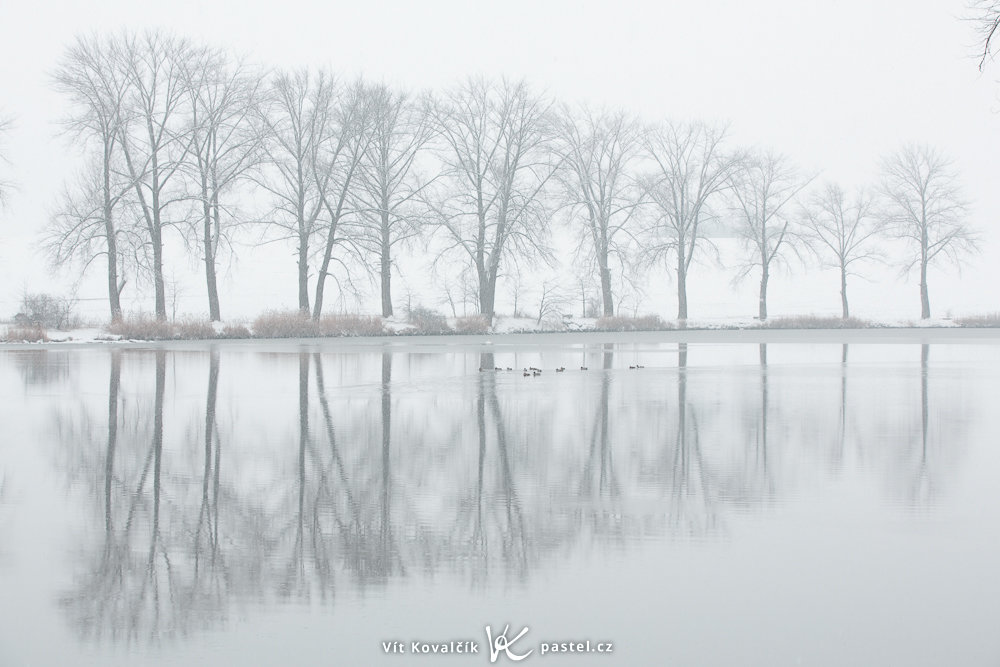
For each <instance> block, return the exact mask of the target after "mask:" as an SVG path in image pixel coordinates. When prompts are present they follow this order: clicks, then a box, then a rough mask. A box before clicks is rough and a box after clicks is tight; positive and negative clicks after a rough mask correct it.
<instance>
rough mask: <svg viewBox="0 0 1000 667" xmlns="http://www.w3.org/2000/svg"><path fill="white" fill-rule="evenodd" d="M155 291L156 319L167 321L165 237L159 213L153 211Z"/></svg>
mask: <svg viewBox="0 0 1000 667" xmlns="http://www.w3.org/2000/svg"><path fill="white" fill-rule="evenodd" d="M153 216H154V218H155V219H156V220H155V221H154V223H153V230H152V232H153V233H152V237H153V290H154V292H155V301H156V319H158V320H160V321H161V322H166V321H167V291H166V285H165V284H164V282H163V235H162V232H163V230H162V228H161V227H160V223H159V217H160V214H159V211H157V210H155V209H154V210H153Z"/></svg>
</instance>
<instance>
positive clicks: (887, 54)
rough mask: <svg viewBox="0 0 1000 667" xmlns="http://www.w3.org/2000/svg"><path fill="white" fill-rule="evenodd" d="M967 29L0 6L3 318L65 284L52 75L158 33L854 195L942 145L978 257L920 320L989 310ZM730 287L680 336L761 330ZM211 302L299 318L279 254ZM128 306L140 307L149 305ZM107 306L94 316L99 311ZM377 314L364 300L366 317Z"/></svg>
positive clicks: (947, 277) (750, 17)
mask: <svg viewBox="0 0 1000 667" xmlns="http://www.w3.org/2000/svg"><path fill="white" fill-rule="evenodd" d="M206 5H208V6H206ZM964 12H965V3H964V2H963V1H962V0H957V1H952V0H919V1H916V0H879V2H871V0H841V1H838V2H803V1H802V0H768V1H761V2H752V3H751V2H741V1H722V0H720V1H708V2H696V1H694V0H691V1H688V2H683V3H680V2H648V3H647V2H636V1H632V2H615V3H610V2H604V3H597V2H581V1H579V0H578V1H575V2H565V1H556V2H538V1H536V2H528V1H522V0H517V1H511V0H505V1H504V2H458V1H438V0H431V1H425V2H421V3H412V2H407V3H404V2H362V1H360V0H359V1H357V2H352V3H344V2H310V1H306V0H285V1H283V2H273V1H269V2H264V1H261V0H249V1H248V0H240V1H238V2H229V1H225V2H218V1H217V2H212V3H205V2H198V1H191V0H175V1H173V2H161V3H147V2H137V1H135V0H131V1H117V0H114V1H113V0H90V1H88V2H78V1H75V0H64V1H45V0H40V1H38V2H18V1H14V0H6V1H4V2H0V113H2V114H5V115H12V116H14V117H15V120H16V127H15V128H14V131H13V132H12V133H11V135H10V136H9V137H8V139H7V141H6V144H7V145H6V152H7V154H8V157H9V160H10V162H11V164H10V165H6V166H0V169H4V170H5V171H4V172H3V175H4V176H5V177H9V178H12V179H13V180H15V181H16V183H17V185H18V190H17V191H16V192H15V193H14V194H13V196H12V197H11V201H10V204H9V205H8V207H7V208H6V209H5V210H2V211H0V315H3V316H6V315H9V314H11V313H13V312H14V311H15V310H16V307H17V302H18V298H19V294H20V293H21V290H22V288H23V287H24V286H25V285H29V286H30V287H31V289H33V290H34V289H36V286H37V287H43V288H46V289H53V290H56V291H58V290H61V289H65V288H66V286H68V285H69V284H70V282H71V281H72V273H71V272H66V273H65V274H62V275H60V274H56V275H51V274H52V271H50V270H49V269H48V268H47V267H46V265H45V262H44V260H43V259H42V258H40V257H39V256H38V255H37V254H34V252H35V251H34V250H32V247H31V243H32V242H33V240H34V239H35V238H36V235H37V232H38V231H39V230H40V229H41V228H42V227H43V226H44V225H45V223H46V221H47V220H48V218H49V216H50V215H51V213H52V210H53V206H54V202H55V198H56V195H57V194H58V192H59V191H60V189H61V187H62V183H63V181H64V180H65V179H67V178H69V177H71V175H72V173H73V168H74V166H75V164H76V163H77V161H78V158H79V155H78V154H77V152H76V151H75V149H73V148H72V147H70V146H69V145H68V144H67V142H66V140H65V138H62V137H59V136H57V134H56V133H57V129H58V128H57V124H56V122H57V120H58V119H59V118H60V116H61V115H62V114H63V113H64V106H63V102H62V100H61V99H60V98H59V96H57V95H56V94H55V93H54V92H53V91H52V89H51V86H50V80H49V73H50V72H52V71H53V69H54V67H55V65H56V63H57V62H58V60H59V58H60V57H61V55H62V53H63V51H64V49H65V48H66V46H67V45H68V44H69V43H70V42H71V41H72V39H73V37H74V36H75V35H76V34H79V33H84V32H91V31H102V30H115V29H119V28H123V27H128V28H131V29H137V28H143V27H150V26H158V27H165V28H168V29H171V30H174V31H176V32H178V33H181V34H184V35H186V36H190V37H193V38H196V39H200V40H203V41H207V42H209V43H212V44H216V45H220V46H226V47H229V48H231V49H233V50H234V51H236V52H243V53H245V54H247V55H248V56H250V57H251V58H252V59H253V60H256V61H259V62H262V63H264V64H267V65H273V66H278V67H293V66H301V65H329V66H331V67H332V68H333V69H334V70H336V71H339V72H341V73H343V74H346V75H353V74H358V73H361V74H364V75H366V76H368V77H371V78H375V79H383V80H386V81H388V82H390V83H394V84H399V85H402V86H404V87H406V88H409V89H422V88H431V89H441V88H443V87H446V86H448V85H450V84H452V83H454V82H456V81H457V80H458V79H460V78H462V77H464V76H466V75H469V74H476V73H484V74H490V75H499V74H505V75H508V76H511V77H515V78H516V77H521V76H523V77H526V78H528V79H529V81H530V82H532V83H533V85H534V86H536V87H537V88H539V89H543V90H545V91H547V92H548V93H550V94H551V95H553V96H555V97H557V98H560V99H563V100H566V101H569V102H574V101H587V102H589V103H592V104H597V105H609V106H616V107H617V106H620V107H624V108H626V109H629V110H632V111H635V112H638V113H640V114H641V115H643V116H644V117H645V118H647V119H655V118H658V117H674V118H692V117H694V118H703V119H709V120H722V121H728V122H730V123H731V127H732V133H733V135H732V136H733V138H734V140H735V141H737V142H739V143H744V144H761V145H763V146H766V147H770V148H773V149H775V150H777V151H779V152H784V153H788V154H789V155H790V156H791V157H793V158H794V159H795V160H796V161H797V162H798V163H799V164H800V165H802V166H803V167H805V168H807V169H810V170H817V171H822V176H821V178H831V179H835V180H837V181H839V182H840V183H841V184H843V185H845V186H848V187H849V186H852V185H854V184H861V183H867V182H871V181H872V180H873V179H874V178H875V177H876V175H877V161H878V159H879V157H880V156H881V155H883V154H885V153H887V152H889V151H891V150H894V149H896V148H898V147H899V146H900V145H901V144H903V143H905V142H908V141H918V142H927V143H930V144H933V145H935V146H937V147H938V148H940V149H942V150H943V151H945V152H946V153H947V154H948V155H950V156H951V157H952V158H953V159H954V160H955V163H956V166H957V167H958V169H959V170H960V172H961V174H962V177H963V183H964V184H965V191H966V194H967V196H968V198H969V199H970V200H971V201H972V203H973V213H972V216H973V221H974V222H975V224H976V225H978V226H979V227H980V228H981V229H982V230H983V231H984V233H985V235H986V237H987V239H988V240H987V243H986V244H985V245H984V248H983V251H984V252H983V255H982V256H981V257H980V258H979V259H976V260H973V261H970V262H968V263H967V264H966V266H965V267H964V268H963V270H962V272H961V274H960V275H959V273H958V272H956V271H954V270H949V271H948V272H947V274H939V273H936V274H934V275H933V276H932V281H933V282H932V283H931V299H932V308H933V310H934V312H935V315H944V314H945V313H946V312H947V311H954V312H955V314H959V313H962V312H984V311H996V310H1000V306H998V305H997V298H996V285H997V284H998V282H1000V269H998V268H997V264H998V262H997V261H996V258H997V256H998V251H1000V243H998V236H1000V235H998V234H996V232H995V227H996V225H995V222H994V221H995V220H996V219H997V215H998V214H1000V201H998V200H1000V197H998V195H997V194H996V188H995V187H994V185H993V183H994V182H995V180H996V177H997V174H1000V158H998V153H1000V151H998V150H997V149H998V148H1000V116H998V113H997V112H998V110H1000V103H998V102H997V100H998V96H997V93H998V91H1000V87H998V84H997V79H998V78H1000V64H997V65H996V66H995V67H994V68H993V69H991V70H988V71H987V73H986V74H983V75H981V74H979V72H978V70H977V68H976V60H975V58H974V57H973V55H972V54H973V51H974V45H975V37H974V34H973V31H972V27H971V25H969V24H968V23H966V22H964V21H962V20H961V16H962V15H963V14H964ZM251 265H252V266H251ZM170 271H171V270H170V269H169V268H168V273H170ZM174 271H175V273H176V274H179V275H180V276H181V278H182V280H188V275H189V274H190V286H189V287H187V288H186V289H185V298H186V301H185V304H184V305H185V307H184V308H183V310H186V311H191V312H201V311H207V307H206V306H205V305H204V297H203V288H201V287H200V283H199V282H198V279H199V275H198V273H197V271H198V267H197V264H195V263H182V264H180V265H176V266H175V267H174ZM798 271H800V272H801V271H802V269H798ZM268 272H277V273H279V274H280V275H269V273H268ZM714 274H718V275H714ZM699 276H701V277H702V278H704V279H703V280H702V281H701V282H700V283H699V281H698V278H699ZM709 276H711V277H709ZM94 277H95V280H92V281H88V282H86V283H84V285H83V286H82V287H81V289H80V294H79V295H80V296H81V297H95V298H102V297H103V296H104V294H103V293H102V291H101V281H100V274H99V269H98V270H96V271H95V272H94ZM730 277H731V276H730V275H728V274H727V275H723V274H721V273H720V270H718V269H715V268H711V267H708V266H705V267H697V268H695V269H694V273H693V274H692V278H691V280H692V287H691V290H692V293H691V308H692V317H697V316H698V315H699V314H702V315H709V314H713V315H716V314H722V311H725V312H726V313H728V314H733V315H746V314H752V313H753V311H754V310H755V305H756V302H755V297H754V289H755V286H754V279H753V277H751V278H750V279H748V280H747V281H746V282H745V283H744V284H743V285H742V286H741V287H740V288H739V290H738V291H737V292H732V290H731V288H730V287H729V283H728V280H729V278H730ZM654 278H655V282H654V289H653V290H651V291H650V293H649V295H648V298H649V302H648V305H649V308H648V310H657V311H660V312H661V313H662V314H664V315H667V316H670V315H672V314H673V313H672V311H673V309H674V308H675V305H674V304H675V301H674V297H673V285H672V284H669V283H667V282H666V278H665V276H663V277H659V278H657V277H654ZM254 281H256V283H255V282H254ZM828 283H829V284H828ZM835 283H836V277H835V276H834V277H833V278H831V277H830V276H828V275H826V274H824V273H821V272H815V271H813V272H811V273H810V275H809V276H808V278H802V277H801V276H798V277H796V276H795V275H792V276H780V275H779V276H778V277H777V278H775V279H774V280H773V281H772V286H773V287H772V292H771V299H770V306H771V310H772V312H775V313H780V312H782V311H790V312H791V311H799V312H802V311H806V312H808V311H810V310H815V311H817V312H819V311H829V312H837V309H838V308H839V300H838V297H837V294H836V292H837V289H838V288H839V286H838V285H836V284H835ZM875 287H876V288H877V289H872V288H871V287H868V286H866V285H865V284H864V283H860V282H856V283H855V290H856V291H855V294H854V299H855V310H858V311H860V312H859V314H862V315H867V316H878V315H881V314H887V315H899V316H911V317H917V316H919V302H918V299H917V287H916V284H915V283H913V282H912V280H911V281H910V282H909V283H907V282H906V281H905V280H903V279H901V278H898V277H897V275H896V272H895V271H888V270H887V271H884V272H882V274H880V276H879V282H878V283H877V285H875ZM223 288H224V294H223V298H224V301H223V309H224V314H227V311H228V313H229V314H230V315H234V314H238V315H242V316H250V315H252V314H254V313H255V312H256V311H257V310H259V309H260V307H261V304H265V305H267V306H293V305H294V304H295V283H294V259H293V258H292V256H291V249H290V248H288V249H285V248H281V249H277V250H275V251H272V252H271V255H268V256H263V255H261V256H259V257H258V256H253V257H251V256H249V255H246V254H245V255H244V257H243V259H241V262H240V264H239V265H238V266H237V267H236V268H234V269H232V270H231V271H230V273H229V274H228V275H227V277H226V278H225V279H224V281H223ZM815 290H824V291H822V294H821V295H818V294H817V292H816V291H815ZM399 298H400V296H399V295H398V294H397V299H399ZM227 299H228V301H229V304H232V305H231V306H230V307H228V308H227ZM699 300H700V303H701V304H704V307H702V308H699V305H700V304H699ZM435 305H436V304H435ZM135 306H143V307H145V308H146V309H147V310H148V309H150V308H151V300H147V301H145V302H136V303H135ZM104 308H105V306H104V304H103V303H101V302H100V301H97V302H96V312H97V313H98V314H103V312H104V310H103V309H104ZM376 308H377V304H376V302H375V301H373V302H372V303H371V306H370V310H371V311H372V312H374V311H375V310H376ZM500 308H501V310H503V308H504V302H503V300H501V304H500ZM733 308H736V310H737V311H738V312H733ZM234 311H236V312H234ZM717 311H718V312H717Z"/></svg>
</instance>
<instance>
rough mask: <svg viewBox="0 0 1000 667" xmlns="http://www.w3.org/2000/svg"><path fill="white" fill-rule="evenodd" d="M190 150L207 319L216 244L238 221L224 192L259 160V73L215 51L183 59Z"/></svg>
mask: <svg viewBox="0 0 1000 667" xmlns="http://www.w3.org/2000/svg"><path fill="white" fill-rule="evenodd" d="M182 65H184V66H185V68H184V80H185V86H186V91H185V92H186V94H187V96H188V101H187V104H188V107H187V113H188V114H189V119H190V133H191V148H190V155H189V160H188V164H189V165H190V167H191V172H192V174H191V176H192V179H193V181H194V183H195V191H196V194H195V195H194V196H195V197H196V198H197V200H198V201H199V203H200V205H201V211H200V216H199V217H200V228H201V229H200V230H199V231H200V234H199V236H200V239H199V241H200V246H201V250H202V261H204V263H205V283H206V287H207V290H208V311H209V317H210V318H211V319H212V321H214V322H216V321H219V320H221V319H222V314H221V308H220V305H219V289H218V284H217V263H218V253H219V248H220V244H221V243H223V242H227V243H228V242H229V241H228V234H229V231H230V229H231V228H232V227H233V226H234V225H235V224H236V223H237V220H236V216H235V213H236V212H235V209H234V207H233V205H232V202H231V201H228V200H227V196H229V195H231V193H232V192H233V190H234V189H235V188H236V186H237V184H238V183H239V182H240V181H241V180H243V179H245V178H246V176H247V172H248V170H250V169H252V168H253V167H255V166H256V165H257V164H258V162H259V161H260V159H261V150H260V145H261V133H260V132H259V124H256V123H253V122H252V121H253V119H254V117H255V113H256V110H257V107H258V105H259V103H260V102H261V95H262V87H263V86H262V82H263V79H262V77H261V73H260V71H259V70H258V69H257V68H255V67H253V66H250V65H247V64H246V63H244V62H243V61H241V60H236V61H233V60H231V59H230V58H229V57H228V55H227V54H225V53H224V52H222V51H218V50H208V49H206V50H203V51H201V52H200V53H198V57H197V58H192V59H190V60H189V61H187V62H184V63H182Z"/></svg>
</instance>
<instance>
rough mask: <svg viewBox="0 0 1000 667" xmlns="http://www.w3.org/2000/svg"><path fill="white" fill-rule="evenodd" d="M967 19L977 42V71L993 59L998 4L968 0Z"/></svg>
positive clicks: (994, 0) (991, 0) (999, 21)
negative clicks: (972, 26)
mask: <svg viewBox="0 0 1000 667" xmlns="http://www.w3.org/2000/svg"><path fill="white" fill-rule="evenodd" d="M969 12H970V13H969V15H968V19H969V20H970V21H972V23H973V25H974V26H975V33H976V39H977V40H978V44H979V47H978V52H977V56H978V58H979V71H980V72H981V71H983V68H984V67H985V66H986V61H987V60H988V59H991V58H992V57H993V46H994V44H995V43H996V42H995V41H994V37H995V35H996V32H997V29H998V28H1000V2H998V1H997V0H970V1H969Z"/></svg>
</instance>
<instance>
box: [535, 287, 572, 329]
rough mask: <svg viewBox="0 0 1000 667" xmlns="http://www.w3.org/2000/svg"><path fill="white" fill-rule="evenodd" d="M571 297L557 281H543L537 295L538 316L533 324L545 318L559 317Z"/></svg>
mask: <svg viewBox="0 0 1000 667" xmlns="http://www.w3.org/2000/svg"><path fill="white" fill-rule="evenodd" d="M570 300H571V297H570V296H569V295H568V294H566V292H564V291H563V289H562V288H561V287H560V286H559V283H558V282H555V281H549V280H546V281H543V282H542V287H541V290H540V293H539V295H538V317H537V318H536V320H535V324H541V323H542V320H544V319H547V318H561V317H562V315H563V311H564V310H565V309H566V307H567V306H568V305H569V303H570Z"/></svg>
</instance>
